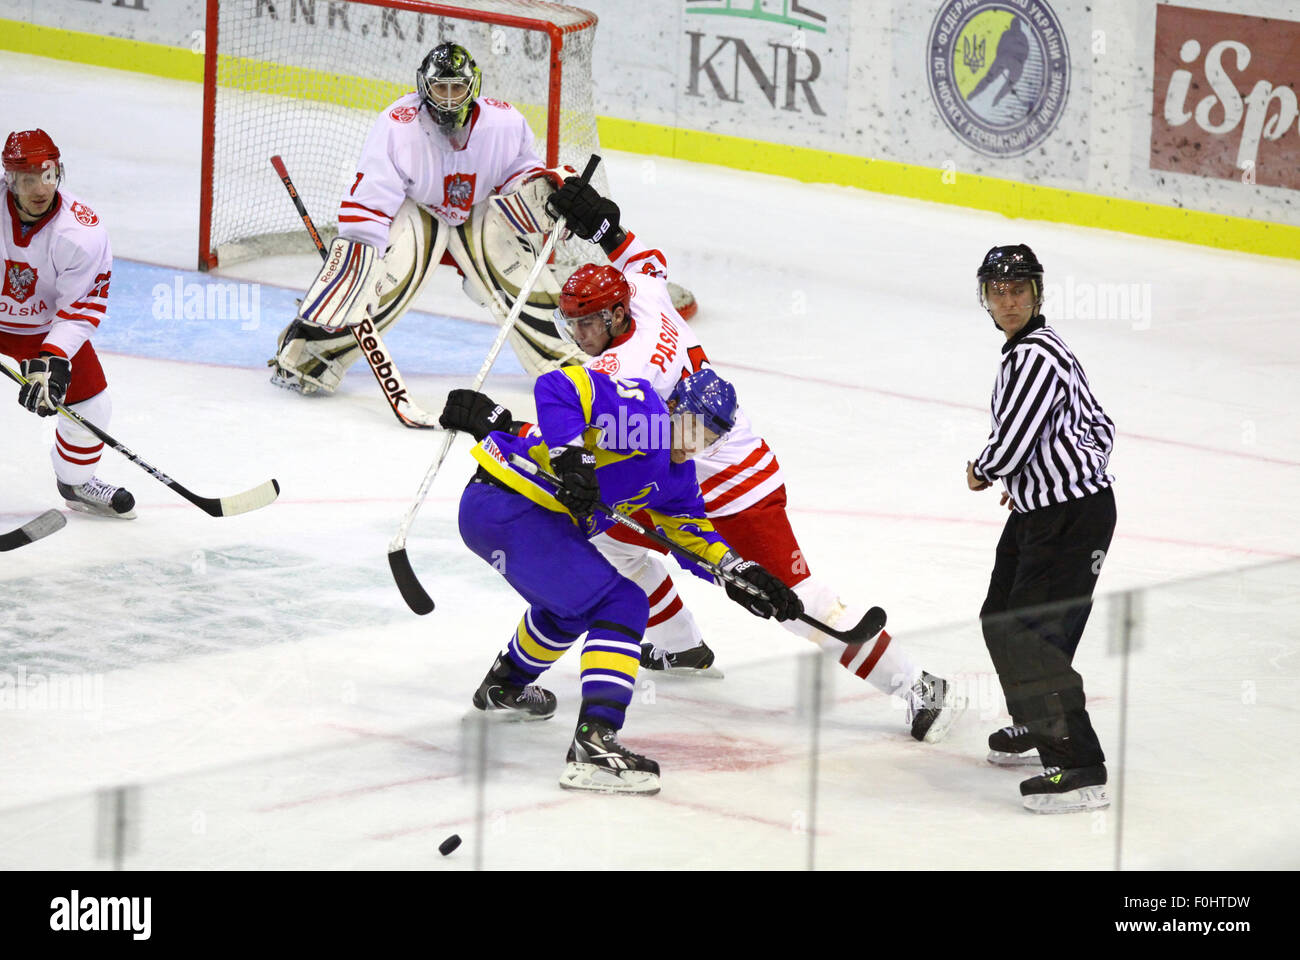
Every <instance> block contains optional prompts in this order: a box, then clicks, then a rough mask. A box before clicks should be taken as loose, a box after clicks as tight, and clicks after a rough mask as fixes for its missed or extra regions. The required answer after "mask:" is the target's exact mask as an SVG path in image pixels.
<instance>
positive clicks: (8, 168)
mask: <svg viewBox="0 0 1300 960" xmlns="http://www.w3.org/2000/svg"><path fill="white" fill-rule="evenodd" d="M3 157H4V170H5V184H6V186H7V187H8V188H9V192H10V193H12V194H13V195H14V201H15V202H16V203H17V204H18V206H19V208H20V209H22V211H23V212H24V213H28V214H30V211H29V210H28V209H27V207H29V206H31V205H32V201H33V200H35V201H36V205H37V206H41V205H43V206H46V207H48V206H49V204H50V202H51V201H52V200H53V199H54V193H55V191H57V190H58V189H59V183H60V181H62V179H63V163H62V162H61V161H60V160H59V148H58V147H56V146H55V145H54V140H53V139H52V138H51V137H50V135H49V134H48V133H46V132H45V131H44V130H19V131H15V132H14V133H11V134H9V137H8V138H7V139H6V140H5V145H4V154H3ZM20 192H21V197H22V198H24V199H25V201H26V202H24V199H20Z"/></svg>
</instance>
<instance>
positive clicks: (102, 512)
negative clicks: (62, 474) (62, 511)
mask: <svg viewBox="0 0 1300 960" xmlns="http://www.w3.org/2000/svg"><path fill="white" fill-rule="evenodd" d="M63 502H64V503H66V504H67V505H68V509H69V510H76V511H77V513H84V514H85V515H86V516H88V517H104V518H105V519H108V520H134V519H135V510H128V511H127V512H126V513H118V512H117V511H115V510H114V509H113V508H112V507H104V508H102V509H101V508H98V507H92V506H91V505H90V504H88V503H81V502H80V501H78V500H64V501H63Z"/></svg>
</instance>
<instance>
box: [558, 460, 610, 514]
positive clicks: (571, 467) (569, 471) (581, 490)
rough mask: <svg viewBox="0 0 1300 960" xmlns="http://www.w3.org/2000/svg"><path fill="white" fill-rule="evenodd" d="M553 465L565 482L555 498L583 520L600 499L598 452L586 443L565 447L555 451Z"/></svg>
mask: <svg viewBox="0 0 1300 960" xmlns="http://www.w3.org/2000/svg"><path fill="white" fill-rule="evenodd" d="M551 468H552V471H553V472H554V474H555V476H556V477H558V478H559V480H560V483H561V486H560V487H559V489H557V490H556V491H555V499H556V500H559V501H560V503H562V504H563V505H564V506H565V508H566V509H567V510H568V511H569V512H570V513H571V514H573V515H574V516H575V517H577V518H578V519H579V520H582V519H584V518H585V517H588V516H590V515H591V511H592V510H594V509H595V508H596V501H597V500H599V499H600V485H599V484H598V483H597V482H596V455H595V454H594V453H591V452H590V451H588V450H584V449H583V448H582V447H565V448H564V450H563V451H562V452H560V453H558V454H557V453H555V452H554V451H552V453H551Z"/></svg>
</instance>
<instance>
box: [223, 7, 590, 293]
mask: <svg viewBox="0 0 1300 960" xmlns="http://www.w3.org/2000/svg"><path fill="white" fill-rule="evenodd" d="M596 24H597V18H596V16H595V14H593V13H591V12H589V11H586V10H582V9H579V8H577V7H572V6H568V5H564V4H559V3H550V2H545V0H444V2H438V3H434V2H426V0H207V22H206V35H205V39H204V44H205V52H206V58H205V62H204V72H203V158H202V174H201V183H200V200H199V204H200V206H199V269H201V270H207V269H209V268H211V267H214V266H216V265H217V264H218V263H219V262H221V263H231V262H235V261H237V260H241V259H248V258H250V257H255V256H262V255H266V254H274V253H296V252H310V251H311V250H312V246H311V243H310V241H309V240H308V238H307V237H306V234H305V233H304V232H303V230H302V226H301V222H300V221H299V220H298V218H297V215H296V213H295V211H294V209H293V207H292V206H291V205H290V204H289V203H287V202H286V201H285V198H284V192H283V187H282V186H281V184H280V182H279V180H278V179H277V178H276V177H275V176H274V175H273V172H272V171H271V168H270V164H269V158H270V157H271V156H272V155H273V154H277V153H278V154H280V155H282V156H283V157H284V159H285V162H286V163H287V164H288V166H289V170H290V171H291V172H292V173H293V176H294V181H295V185H296V186H297V188H298V190H299V192H300V194H301V195H302V196H303V198H304V200H305V202H306V203H307V205H308V208H309V210H310V211H311V213H312V214H313V217H314V218H315V219H316V222H317V224H318V225H319V226H320V227H321V233H322V234H332V233H333V232H334V231H335V229H336V226H337V222H336V220H335V217H336V215H337V209H338V201H339V197H341V196H342V195H343V193H344V192H345V190H346V188H347V185H348V183H349V182H350V181H351V179H352V176H353V174H354V172H355V170H354V168H355V164H356V159H357V156H358V155H359V154H360V151H361V145H362V142H363V141H364V139H365V135H366V133H367V131H368V130H369V129H370V126H371V124H372V123H373V122H374V119H375V116H376V115H377V114H378V112H379V111H380V110H381V109H383V107H384V106H386V105H387V104H388V103H391V102H392V101H393V100H395V99H397V97H399V96H401V95H402V94H404V93H407V92H408V91H410V90H413V89H414V86H415V69H416V67H417V66H418V65H419V63H420V61H421V59H423V57H424V55H425V54H426V53H427V52H428V51H429V50H431V49H432V48H433V47H434V46H436V45H437V44H438V43H440V42H442V41H443V40H452V41H454V42H456V43H460V44H461V45H462V46H464V47H466V48H467V49H468V50H469V51H470V53H471V54H472V55H473V56H474V58H475V60H476V61H477V62H478V65H479V67H480V68H481V69H482V72H483V87H482V93H481V95H483V96H489V97H495V98H496V99H499V100H507V101H509V102H510V103H511V104H513V105H514V106H515V107H517V108H518V109H519V110H520V111H521V112H522V113H523V114H524V116H525V117H527V118H528V122H529V125H530V126H531V127H532V128H533V133H534V135H535V136H536V137H537V151H538V153H539V154H540V155H542V156H543V157H544V158H545V159H546V163H547V166H555V165H557V164H558V163H568V164H571V165H572V166H574V167H575V168H577V169H582V168H583V167H584V166H585V164H586V160H587V157H588V156H589V155H590V154H591V153H598V152H599V140H598V137H597V133H596V116H595V108H594V104H593V99H592V48H593V46H594V40H595V33H596ZM543 97H544V102H542V101H543ZM598 186H599V188H600V189H601V190H602V191H603V192H604V191H607V189H608V188H607V186H606V184H605V183H604V173H603V168H602V170H601V171H599V172H598Z"/></svg>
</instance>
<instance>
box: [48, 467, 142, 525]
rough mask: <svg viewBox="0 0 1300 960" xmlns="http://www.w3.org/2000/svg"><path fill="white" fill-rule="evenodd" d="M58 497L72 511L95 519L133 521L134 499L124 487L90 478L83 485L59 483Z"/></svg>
mask: <svg viewBox="0 0 1300 960" xmlns="http://www.w3.org/2000/svg"><path fill="white" fill-rule="evenodd" d="M58 483H59V496H61V497H63V499H64V500H66V501H67V502H68V506H69V507H71V508H72V509H73V510H79V511H81V512H82V513H89V514H92V515H94V516H97V517H113V518H115V519H118V520H134V519H135V497H133V496H131V491H129V490H127V489H126V488H125V487H115V486H113V485H112V484H109V483H104V481H102V480H100V479H98V478H96V477H91V478H90V479H89V480H87V481H86V482H85V483H81V484H78V485H77V486H75V487H73V486H69V485H68V484H66V483H64V482H63V481H62V480H60V481H59V482H58Z"/></svg>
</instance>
